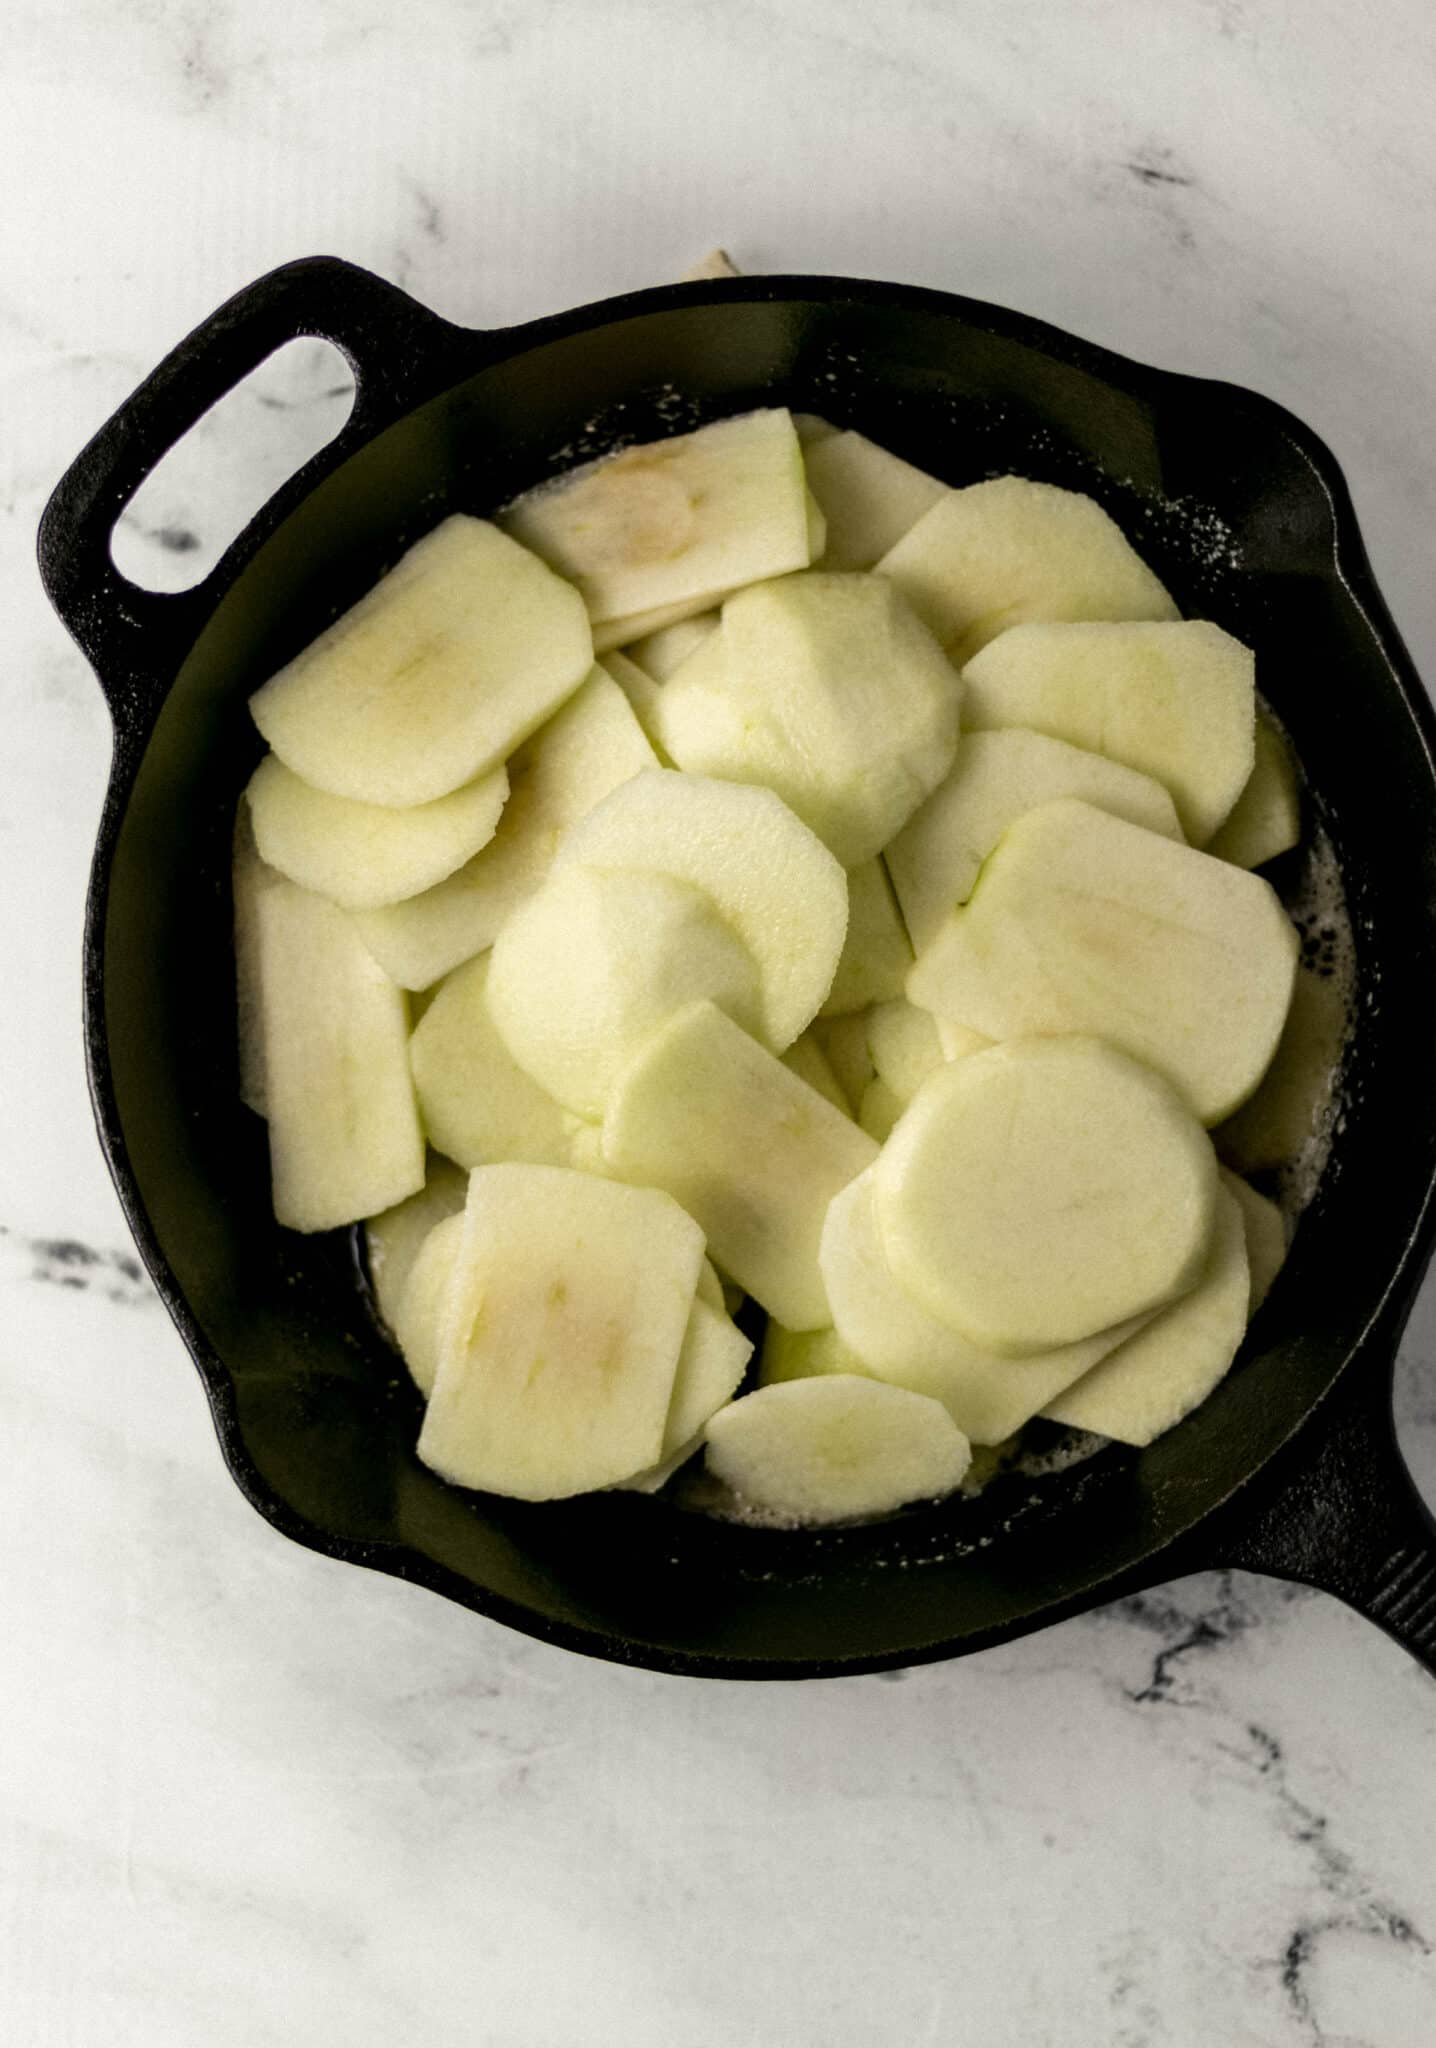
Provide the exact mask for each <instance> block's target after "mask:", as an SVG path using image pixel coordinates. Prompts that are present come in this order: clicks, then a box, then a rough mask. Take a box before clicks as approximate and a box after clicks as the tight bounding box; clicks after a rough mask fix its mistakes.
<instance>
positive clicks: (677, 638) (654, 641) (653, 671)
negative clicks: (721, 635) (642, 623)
mask: <svg viewBox="0 0 1436 2048" xmlns="http://www.w3.org/2000/svg"><path fill="white" fill-rule="evenodd" d="M717 628H718V613H717V612H716V611H710V612H695V613H694V614H693V616H692V617H691V618H687V619H679V620H678V621H677V623H676V624H674V625H672V626H660V627H659V629H658V631H657V632H656V633H645V634H644V636H643V638H642V639H641V640H635V641H633V642H632V643H631V644H630V645H629V646H628V647H627V648H626V649H625V652H626V654H627V656H628V659H629V660H630V661H633V662H636V663H637V664H638V666H639V668H641V669H646V670H647V672H648V674H649V675H651V676H652V678H653V680H654V682H655V683H666V682H667V681H668V678H669V677H670V676H671V675H672V673H673V671H674V670H675V669H676V668H681V667H682V665H683V663H684V662H685V661H687V659H688V657H689V655H690V654H692V653H693V651H694V649H695V648H698V647H701V646H702V645H703V642H704V641H705V640H706V639H707V638H708V635H709V634H710V633H713V632H716V631H717Z"/></svg>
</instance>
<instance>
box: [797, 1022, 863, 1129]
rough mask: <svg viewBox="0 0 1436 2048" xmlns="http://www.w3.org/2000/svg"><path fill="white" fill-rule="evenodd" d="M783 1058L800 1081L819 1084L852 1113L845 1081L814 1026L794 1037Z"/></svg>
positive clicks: (835, 1105)
mask: <svg viewBox="0 0 1436 2048" xmlns="http://www.w3.org/2000/svg"><path fill="white" fill-rule="evenodd" d="M782 1060H783V1065H784V1066H785V1067H787V1068H788V1069H789V1070H790V1071H791V1072H792V1073H794V1074H796V1075H797V1077H798V1079H799V1080H800V1081H806V1082H807V1084H808V1086H809V1087H810V1088H816V1089H817V1091H818V1093H819V1095H821V1096H823V1097H824V1098H825V1099H826V1100H827V1101H828V1102H831V1103H832V1105H833V1108H834V1109H839V1110H841V1111H842V1113H843V1115H844V1116H849V1115H851V1113H852V1105H851V1104H850V1103H849V1101H848V1098H847V1096H846V1095H845V1094H844V1093H843V1084H842V1082H841V1081H840V1080H839V1079H838V1077H837V1075H836V1074H835V1073H834V1072H833V1064H832V1061H831V1060H830V1059H829V1058H828V1055H827V1054H826V1053H825V1052H824V1051H823V1048H822V1046H821V1045H819V1043H818V1041H817V1039H816V1038H815V1037H814V1036H813V1032H812V1028H811V1026H810V1027H809V1028H808V1030H806V1031H805V1032H804V1033H803V1034H802V1036H801V1037H800V1038H795V1039H794V1040H793V1043H792V1044H791V1045H790V1046H789V1047H788V1050H787V1051H786V1052H785V1053H784V1054H783V1055H782Z"/></svg>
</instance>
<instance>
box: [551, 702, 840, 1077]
mask: <svg viewBox="0 0 1436 2048" xmlns="http://www.w3.org/2000/svg"><path fill="white" fill-rule="evenodd" d="M664 687H665V689H667V688H670V687H671V685H668V684H665V685H664ZM558 859H559V863H560V865H563V866H586V867H606V868H646V869H649V870H652V871H654V872H656V873H660V874H668V875H673V876H675V877H676V878H677V879H678V880H679V881H680V882H688V883H691V884H692V885H693V887H695V888H697V889H702V890H705V891H706V892H707V894H708V895H709V896H711V897H712V899H713V901H714V902H715V903H716V904H717V906H718V909H719V911H720V912H721V913H722V915H723V916H724V917H725V918H726V919H727V920H728V922H729V924H730V925H731V926H732V927H733V930H734V931H735V932H736V933H737V934H738V937H739V938H740V939H741V940H742V941H743V943H744V945H745V946H746V947H747V948H748V950H749V952H750V953H751V954H752V956H753V958H754V960H755V961H756V963H757V967H758V977H759V1002H760V1013H761V1014H760V1023H761V1027H762V1031H761V1035H762V1037H763V1039H764V1041H765V1043H766V1044H768V1045H770V1046H772V1047H773V1049H774V1050H775V1051H781V1050H782V1049H783V1048H784V1047H785V1046H788V1045H791V1044H792V1042H793V1040H794V1039H795V1038H796V1037H797V1036H798V1033H799V1032H800V1031H802V1030H803V1029H804V1028H805V1027H806V1026H807V1025H808V1024H809V1023H810V1022H811V1021H812V1019H813V1017H814V1016H815V1015H816V1014H817V1011H818V1007H819V1005H820V1004H821V1003H822V1001H823V998H824V997H825V996H826V994H827V993H828V990H829V988H830V987H831V986H832V980H833V973H834V970H835V969H836V967H837V964H838V958H839V956H840V954H841V953H842V950H843V938H844V935H845V933H846V931H847V921H848V884H847V877H846V876H845V875H844V873H843V870H842V868H841V867H840V866H839V865H838V863H837V861H835V860H834V858H833V856H832V855H831V854H830V853H829V852H828V850H827V848H826V847H825V846H824V845H823V844H822V842H821V841H820V840H819V839H818V838H816V837H815V835H814V834H813V833H812V832H810V831H809V830H808V828H807V826H806V825H804V824H803V823H802V821H801V820H800V819H798V818H796V817H794V815H793V813H792V812H791V811H790V810H789V809H788V806H787V805H786V804H785V803H784V802H783V801H782V800H781V798H779V797H777V796H775V795H774V794H773V792H772V790H770V789H754V788H750V787H748V786H747V785H745V784H742V783H736V782H717V781H710V780H709V779H707V778H706V777H704V776H699V775H680V774H678V773H677V772H676V771H674V770H673V769H662V768H654V769H649V770H647V771H646V772H645V773H643V774H641V775H636V776H634V778H633V779H632V781H629V782H625V783H624V785H623V786H622V788H621V789H616V790H614V791H613V792H612V793H611V795H609V796H607V797H605V798H604V800H603V802H602V803H601V804H598V805H597V806H596V807H595V808H594V809H593V810H591V811H590V812H589V813H588V815H587V816H586V817H584V818H582V819H581V820H580V821H579V823H578V824H577V825H575V826H574V827H573V829H572V830H571V831H570V832H569V834H568V836H567V838H566V839H565V840H564V842H563V846H562V848H561V850H560V853H559V856H558Z"/></svg>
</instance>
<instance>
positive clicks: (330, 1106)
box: [253, 876, 424, 1231]
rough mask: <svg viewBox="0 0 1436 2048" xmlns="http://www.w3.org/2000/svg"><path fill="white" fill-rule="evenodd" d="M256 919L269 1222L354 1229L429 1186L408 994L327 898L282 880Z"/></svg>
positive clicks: (264, 896)
mask: <svg viewBox="0 0 1436 2048" xmlns="http://www.w3.org/2000/svg"><path fill="white" fill-rule="evenodd" d="M253 912H254V939H255V946H254V952H255V964H256V967H257V979H258V991H259V1003H258V1016H257V1023H258V1028H259V1034H260V1038H261V1041H262V1046H261V1052H260V1055H259V1058H260V1061H261V1063H262V1068H263V1072H264V1077H265V1095H266V1102H267V1109H268V1116H269V1159H270V1171H271V1179H272V1184H273V1194H274V1214H275V1217H276V1219H277V1220H278V1221H279V1222H280V1223H282V1224H284V1225H285V1226H286V1227H287V1228H288V1229H290V1230H303V1231H315V1230H333V1229H335V1228H337V1226H338V1225H340V1224H341V1223H357V1222H358V1221H359V1220H360V1219H361V1218H362V1217H365V1216H374V1215H377V1214H378V1213H379V1211H380V1210H382V1209H388V1208H392V1207H393V1205H394V1204H395V1203H396V1202H402V1201H403V1200H404V1198H405V1196H406V1195H412V1194H414V1193H415V1192H416V1191H417V1190H418V1189H419V1188H421V1187H422V1186H423V1184H424V1134H423V1131H422V1130H421V1128H420V1125H419V1115H418V1111H417V1109H416V1107H415V1103H414V1089H413V1084H412V1082H411V1081H410V1078H409V1060H408V1039H409V1016H408V1010H407V1007H406V1004H405V1000H404V993H403V990H402V989H398V988H396V987H395V986H394V984H393V982H392V981H390V979H389V977H388V976H387V975H386V974H385V973H384V972H383V970H382V969H381V968H380V967H378V966H376V964H375V962H374V961H373V960H372V959H371V958H370V956H369V954H368V953H367V952H366V951H365V949H364V947H363V946H362V945H361V944H360V942H359V939H358V937H357V935H356V933H355V931H354V928H353V926H352V925H351V923H350V922H349V919H348V917H347V916H346V915H345V913H344V912H343V911H342V910H340V909H339V907H338V905H337V904H333V903H330V902H329V901H328V899H327V898H326V897H323V896H316V895H314V894H313V893H312V892H311V891H310V890H308V889H301V888H300V887H299V886H298V885H297V883H294V882H290V881H286V880H285V879H284V878H283V877H280V876H277V877H276V878H275V880H274V881H273V882H272V883H270V884H268V885H267V886H266V887H265V888H264V889H263V890H261V892H260V893H259V894H258V895H257V896H256V898H255V900H254V904H253Z"/></svg>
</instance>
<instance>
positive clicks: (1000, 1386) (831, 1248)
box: [764, 1168, 1142, 1444]
mask: <svg viewBox="0 0 1436 2048" xmlns="http://www.w3.org/2000/svg"><path fill="white" fill-rule="evenodd" d="M819 1261H820V1264H821V1266H822V1273H823V1284H824V1286H825V1287H826V1289H827V1294H828V1302H829V1305H830V1307H831V1308H832V1311H833V1322H834V1325H835V1329H836V1337H837V1342H836V1345H835V1346H832V1347H824V1345H823V1344H822V1343H821V1341H815V1344H814V1346H813V1351H812V1356H813V1357H814V1358H815V1359H816V1361H817V1362H816V1363H815V1364H812V1365H810V1366H809V1367H808V1368H807V1369H808V1370H810V1371H825V1372H830V1371H861V1372H867V1373H871V1374H873V1375H875V1377H877V1378H878V1379H883V1380H889V1381H891V1382H892V1384H893V1385H894V1386H899V1387H908V1388H910V1389H911V1390H912V1391H913V1392H914V1393H916V1394H929V1395H931V1396H932V1398H933V1400H935V1401H941V1402H942V1404H943V1406H944V1407H945V1408H946V1409H947V1411H948V1413H949V1414H950V1415H951V1416H952V1419H953V1421H954V1422H955V1423H956V1424H957V1426H958V1428H959V1429H960V1430H961V1431H962V1433H963V1435H964V1436H966V1437H969V1438H970V1439H971V1441H972V1442H973V1443H975V1444H1000V1443H1003V1442H1005V1440H1006V1439H1007V1438H1008V1437H1010V1436H1011V1435H1012V1434H1013V1433H1014V1432H1015V1431H1016V1430H1019V1429H1020V1428H1021V1427H1022V1425H1023V1423H1024V1422H1028V1421H1030V1420H1031V1418H1032V1417H1033V1416H1034V1415H1036V1414H1037V1413H1038V1411H1039V1410H1040V1409H1041V1408H1042V1407H1043V1406H1044V1405H1045V1404H1046V1403H1047V1402H1048V1401H1050V1400H1051V1399H1052V1397H1053V1395H1054V1394H1058V1393H1060V1392H1061V1391H1062V1389H1063V1388H1064V1387H1067V1386H1070V1385H1071V1384H1072V1382H1073V1381H1074V1380H1076V1379H1080V1378H1081V1376H1082V1374H1083V1373H1085V1372H1088V1371H1090V1370H1091V1368H1092V1367H1093V1366H1094V1365H1095V1364H1096V1363H1097V1361H1098V1359H1099V1358H1102V1357H1104V1356H1105V1355H1106V1353H1107V1352H1109V1351H1111V1350H1112V1349H1114V1347H1115V1346H1116V1345H1118V1344H1120V1343H1121V1342H1122V1341H1123V1339H1124V1338H1125V1337H1128V1336H1130V1335H1131V1334H1132V1333H1133V1331H1134V1330H1135V1329H1137V1328H1139V1327H1140V1324H1141V1320H1142V1319H1141V1318H1138V1319H1137V1320H1136V1321H1134V1322H1128V1323H1123V1324H1121V1325H1119V1326H1118V1327H1117V1328H1116V1329H1113V1330H1103V1331H1101V1332H1100V1333H1099V1334H1098V1335H1097V1336H1095V1337H1088V1338H1086V1339H1084V1340H1083V1342H1082V1343H1080V1344H1068V1345H1064V1346H1062V1347H1060V1348H1058V1349H1056V1350H1053V1351H1044V1352H1039V1353H1036V1354H1034V1355H1033V1356H1031V1357H1028V1358H1004V1357H1002V1356H1000V1355H999V1354H998V1353H996V1352H994V1351H987V1350H984V1349H983V1348H982V1347H981V1346H980V1345H976V1344H970V1343H968V1341H967V1339H966V1338H965V1337H961V1336H959V1335H958V1333H957V1331H956V1330H954V1329H952V1328H951V1327H950V1326H949V1325H948V1324H947V1323H944V1322H941V1321H939V1320H938V1318H937V1317H936V1316H932V1315H929V1314H928V1312H927V1310H926V1309H925V1308H923V1307H921V1306H920V1305H919V1304H918V1303H917V1302H915V1301H914V1300H913V1299H912V1297H911V1295H909V1294H908V1293H907V1292H906V1291H905V1290H904V1289H903V1288H902V1287H900V1286H899V1285H898V1282H897V1280H896V1279H895V1278H894V1276H893V1271H892V1268H891V1266H890V1265H889V1264H888V1260H887V1255H886V1253H885V1252H884V1250H883V1244H882V1239H881V1237H880V1236H879V1234H878V1225H877V1217H876V1215H875V1213H874V1209H873V1172H872V1169H871V1168H869V1170H868V1171H867V1172H866V1173H860V1174H859V1175H858V1177H857V1179H856V1180H854V1181H851V1182H850V1183H849V1184H848V1186H847V1187H845V1188H844V1189H843V1191H842V1193H841V1194H840V1195H837V1196H835V1197H834V1199H833V1201H832V1202H831V1203H830V1204H829V1207H828V1214H827V1218H826V1220H825V1222H824V1224H823V1238H822V1246H821V1249H820V1252H819ZM770 1328H771V1325H770ZM832 1335H833V1332H832V1331H823V1332H820V1333H819V1339H821V1338H825V1337H829V1336H832ZM798 1341H799V1340H798V1338H797V1337H795V1336H792V1335H791V1333H790V1335H789V1338H788V1343H789V1344H790V1345H794V1346H795V1345H796V1344H797V1343H798ZM789 1355H790V1353H789V1351H788V1350H787V1349H786V1348H784V1347H781V1346H780V1356H781V1357H783V1358H785V1359H786V1358H787V1357H788V1356H789ZM843 1356H846V1357H847V1358H848V1359H849V1360H857V1361H859V1363H857V1364H856V1365H854V1364H851V1363H850V1364H848V1365H846V1366H844V1365H840V1364H838V1363H837V1362H836V1361H837V1360H838V1359H840V1358H842V1357H843ZM764 1360H765V1369H766V1363H767V1352H766V1351H765V1353H764ZM782 1376H783V1377H792V1376H793V1374H792V1373H790V1372H786V1371H785V1372H784V1373H783V1375H782Z"/></svg>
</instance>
